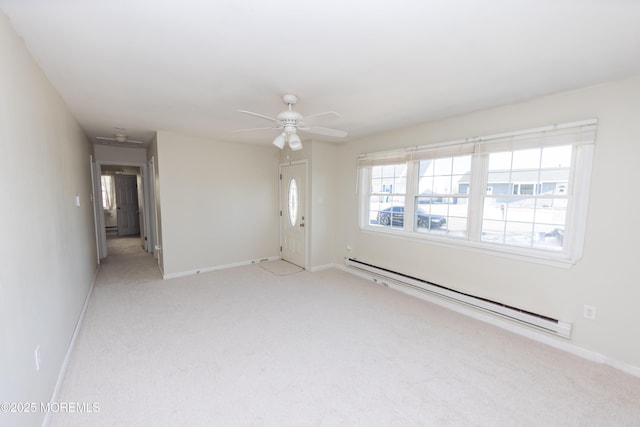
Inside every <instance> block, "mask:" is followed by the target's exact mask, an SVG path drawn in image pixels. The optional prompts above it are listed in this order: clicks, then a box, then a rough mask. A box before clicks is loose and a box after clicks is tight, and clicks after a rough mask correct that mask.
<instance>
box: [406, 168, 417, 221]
mask: <svg viewBox="0 0 640 427" xmlns="http://www.w3.org/2000/svg"><path fill="white" fill-rule="evenodd" d="M418 164H419V162H418V161H411V162H408V163H407V194H406V195H405V199H404V203H405V205H404V230H405V231H413V229H414V225H413V222H414V218H415V217H416V216H415V209H416V195H417V194H418Z"/></svg>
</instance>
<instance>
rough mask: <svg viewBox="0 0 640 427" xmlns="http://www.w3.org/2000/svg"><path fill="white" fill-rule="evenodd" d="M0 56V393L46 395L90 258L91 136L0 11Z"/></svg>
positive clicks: (32, 421)
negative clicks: (38, 362)
mask: <svg viewBox="0 0 640 427" xmlns="http://www.w3.org/2000/svg"><path fill="white" fill-rule="evenodd" d="M0 63H1V64H2V66H0V153H1V154H0V174H1V176H0V195H1V196H0V197H1V199H2V206H3V208H2V209H0V224H2V226H3V230H2V239H0V260H1V261H0V262H1V263H2V264H1V265H0V331H1V332H0V346H1V350H0V402H48V401H49V399H50V398H51V394H52V392H53V390H54V386H55V384H56V380H57V377H58V374H59V372H60V369H61V367H62V363H63V360H64V358H65V355H66V352H67V349H68V346H69V342H70V340H71V337H72V335H73V332H74V328H75V325H76V322H77V320H78V317H79V315H80V313H81V310H82V307H83V304H84V301H85V298H86V296H87V294H88V292H89V290H90V287H91V283H92V280H93V276H94V273H95V270H96V265H97V261H96V257H97V255H96V242H95V233H94V222H93V207H92V204H91V202H90V199H89V197H90V194H91V176H90V167H89V155H90V153H91V146H90V144H89V143H88V141H87V140H86V137H85V135H84V133H83V132H82V131H81V130H80V128H79V127H78V125H77V124H76V122H75V120H74V118H73V117H72V116H71V114H70V113H69V111H68V109H67V107H66V106H65V104H64V102H63V101H62V99H61V98H60V96H59V95H58V94H57V93H56V91H55V90H54V89H53V87H52V86H51V84H50V83H49V81H48V80H47V78H46V77H45V75H44V74H43V73H42V71H41V70H40V68H39V67H38V65H37V64H36V63H35V61H34V60H33V59H32V57H31V56H30V54H29V53H28V51H27V49H26V48H25V46H24V44H23V42H22V40H21V39H19V38H18V36H17V35H16V34H15V33H14V31H13V29H12V27H11V25H10V24H9V21H8V19H7V18H6V17H5V15H4V14H2V13H0ZM76 196H79V197H80V206H79V207H77V206H76V203H75V198H76ZM37 345H40V353H41V360H42V363H41V367H40V371H36V367H35V357H34V350H35V348H36V346H37ZM44 415H45V414H44V413H42V412H37V413H32V414H1V415H0V417H2V420H1V421H0V424H3V425H11V426H34V425H40V423H41V422H42V419H43V417H44Z"/></svg>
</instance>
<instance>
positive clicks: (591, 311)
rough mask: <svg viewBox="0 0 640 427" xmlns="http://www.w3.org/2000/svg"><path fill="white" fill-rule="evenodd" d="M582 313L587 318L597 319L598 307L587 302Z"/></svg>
mask: <svg viewBox="0 0 640 427" xmlns="http://www.w3.org/2000/svg"><path fill="white" fill-rule="evenodd" d="M582 314H583V316H584V318H585V319H589V320H596V308H595V307H594V306H593V305H587V304H585V305H584V311H583V312H582Z"/></svg>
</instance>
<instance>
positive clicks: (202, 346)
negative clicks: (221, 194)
mask: <svg viewBox="0 0 640 427" xmlns="http://www.w3.org/2000/svg"><path fill="white" fill-rule="evenodd" d="M154 265H155V260H153V258H151V256H149V255H146V254H144V253H143V254H138V255H135V254H134V255H133V256H127V255H125V256H114V257H113V258H110V259H109V260H108V261H107V262H105V263H104V264H103V266H102V268H101V269H100V272H99V274H98V278H97V283H96V286H95V289H94V294H93V295H92V297H91V299H90V303H89V306H88V309H87V313H86V318H85V322H84V324H83V326H82V329H81V331H80V334H79V337H78V341H77V345H76V348H75V351H74V353H73V354H72V357H71V361H70V365H69V369H68V372H67V376H66V379H65V382H64V384H63V386H62V390H61V394H60V396H59V400H60V401H66V402H87V403H92V402H96V403H98V404H99V409H100V410H99V412H93V413H56V414H53V419H52V425H53V426H55V427H58V426H109V427H114V426H278V427H282V426H341V427H342V426H367V427H369V426H638V425H640V404H639V402H640V379H638V378H635V377H632V376H630V375H627V374H624V373H621V372H619V371H616V370H614V369H612V368H609V367H606V366H604V365H599V364H596V363H592V362H588V361H586V360H583V359H580V358H578V357H575V356H572V355H569V354H566V353H563V352H561V351H559V350H556V349H554V348H551V347H548V346H545V345H543V344H540V343H536V342H532V341H530V340H527V339H526V338H523V337H520V336H516V335H513V334H512V333H510V332H508V331H505V330H502V329H498V328H496V327H493V326H491V325H488V324H485V323H481V322H478V321H476V320H473V319H470V318H467V317H464V316H462V315H459V314H457V313H454V312H451V311H448V310H446V309H444V308H442V307H439V306H435V305H432V304H430V303H428V302H425V301H422V300H419V299H415V298H412V297H410V296H407V295H405V294H402V293H399V292H396V291H394V290H391V289H389V288H385V287H381V286H378V285H375V284H373V283H370V282H367V281H364V280H361V279H359V278H357V277H354V276H352V275H349V274H347V273H344V272H342V271H339V270H334V269H329V270H323V271H320V272H316V273H310V272H308V271H302V272H300V273H297V274H291V275H285V276H277V275H274V274H272V273H271V272H269V271H266V270H265V269H264V268H261V267H259V266H258V265H251V266H246V267H240V268H234V269H229V270H221V271H213V272H210V273H204V274H199V275H194V276H189V277H182V278H178V279H173V280H165V281H163V280H161V279H160V278H159V273H158V272H157V268H155V267H154Z"/></svg>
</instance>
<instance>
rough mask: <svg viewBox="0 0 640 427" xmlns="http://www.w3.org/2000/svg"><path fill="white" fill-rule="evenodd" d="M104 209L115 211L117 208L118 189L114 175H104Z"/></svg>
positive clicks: (102, 177) (102, 178)
mask: <svg viewBox="0 0 640 427" xmlns="http://www.w3.org/2000/svg"><path fill="white" fill-rule="evenodd" d="M101 182H102V207H103V208H104V209H108V210H113V209H115V207H116V188H115V183H114V176H113V175H102V176H101Z"/></svg>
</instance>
